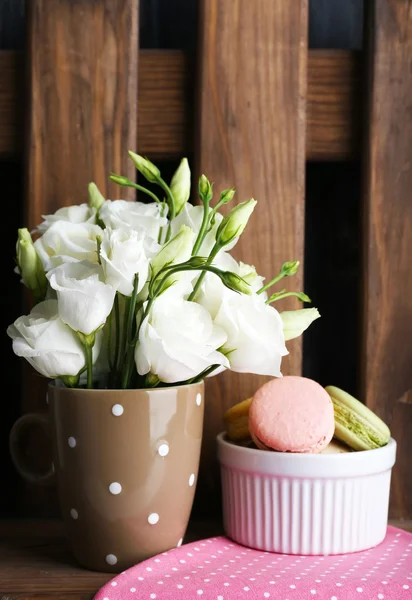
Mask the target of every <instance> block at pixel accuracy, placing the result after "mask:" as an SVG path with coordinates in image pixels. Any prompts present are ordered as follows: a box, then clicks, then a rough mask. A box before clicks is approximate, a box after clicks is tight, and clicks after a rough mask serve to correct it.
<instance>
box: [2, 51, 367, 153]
mask: <svg viewBox="0 0 412 600" xmlns="http://www.w3.org/2000/svg"><path fill="white" fill-rule="evenodd" d="M360 66H361V60H360V53H357V52H350V51H347V50H312V51H309V56H308V98H307V102H308V105H307V140H306V158H307V160H347V159H352V158H355V157H357V156H358V154H359V137H360V136H359V130H360V122H359V98H360V91H361V85H360ZM21 74H22V69H21V66H19V64H18V63H17V55H16V53H14V52H6V51H0V157H2V156H3V157H4V156H16V155H17V154H18V153H19V152H20V148H21V136H20V134H19V130H18V125H19V121H18V119H17V116H16V108H17V107H22V105H23V102H24V96H22V94H21V92H20V91H19V89H18V87H17V86H18V84H19V81H20V79H21ZM138 79H139V84H138V112H139V121H138V136H137V137H138V140H137V148H138V151H139V152H140V153H141V154H144V155H147V156H150V157H151V158H153V160H162V159H167V158H174V159H176V158H179V157H181V156H183V155H188V154H190V153H191V152H192V150H193V141H192V140H193V137H192V133H191V132H192V128H193V127H192V125H193V115H192V105H193V102H192V92H193V83H192V73H191V68H190V61H189V59H188V57H187V56H186V55H185V54H184V53H183V52H182V51H180V50H142V51H140V56H139V74H138Z"/></svg>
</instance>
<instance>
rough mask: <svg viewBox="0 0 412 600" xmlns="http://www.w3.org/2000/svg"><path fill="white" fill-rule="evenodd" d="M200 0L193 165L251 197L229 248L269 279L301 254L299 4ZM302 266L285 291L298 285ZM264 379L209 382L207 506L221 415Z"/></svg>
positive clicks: (299, 0)
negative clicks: (253, 203)
mask: <svg viewBox="0 0 412 600" xmlns="http://www.w3.org/2000/svg"><path fill="white" fill-rule="evenodd" d="M200 6H201V9H200V24H201V32H200V39H201V41H200V53H199V56H200V59H199V66H198V74H199V103H198V123H197V126H196V132H197V140H196V142H197V153H195V157H196V160H197V162H198V168H197V171H198V173H205V174H206V175H207V176H208V177H209V178H210V180H211V181H213V182H214V189H215V191H216V190H217V191H218V190H222V189H224V188H228V187H232V186H235V187H236V189H237V195H236V198H237V201H238V202H239V201H243V200H245V199H248V198H251V197H254V198H255V199H257V200H258V202H259V204H258V206H257V208H256V209H255V212H254V214H253V217H252V218H251V221H250V223H249V226H248V229H247V230H246V232H245V234H244V235H243V237H242V238H241V239H240V241H239V242H238V244H237V246H236V248H235V251H234V254H235V256H236V257H237V258H240V259H241V260H243V261H244V262H247V263H250V264H253V265H255V267H256V269H257V271H258V273H261V274H263V275H265V276H267V277H269V278H270V276H272V277H273V276H274V275H276V274H277V273H278V271H279V268H280V266H281V265H282V263H283V262H285V261H287V260H296V259H299V260H301V261H302V259H303V243H304V239H303V238H304V170H305V107H306V69H307V12H308V6H307V2H306V0H296V1H295V2H287V3H285V2H283V0H256V1H255V2H253V3H251V2H249V0H239V1H238V2H233V3H227V2H225V1H224V0H203V2H201V4H200ZM234 30H235V31H236V32H237V34H236V35H233V31H234ZM302 272H303V271H302V270H301V271H300V274H299V275H298V276H296V277H294V278H293V283H292V287H293V288H299V289H300V288H301V287H302ZM290 279H292V278H290ZM288 283H289V282H287V283H286V284H285V287H286V286H287V285H288ZM292 305H293V306H296V305H295V303H294V302H292V303H290V304H287V303H286V302H285V304H284V305H283V307H284V308H286V307H287V306H292ZM289 348H290V350H291V354H290V355H289V356H288V357H287V359H286V360H285V361H284V366H283V372H284V373H296V374H298V373H299V372H300V370H301V343H300V340H295V341H294V342H292V343H290V344H289ZM264 380H265V378H262V377H256V376H252V375H245V374H236V373H231V372H226V373H224V374H222V375H219V376H218V377H216V378H211V379H210V380H209V381H208V392H207V396H208V402H207V403H206V414H205V428H204V444H203V459H202V467H201V476H200V477H199V486H200V496H202V495H203V496H204V497H205V498H206V502H207V503H208V504H210V502H213V501H215V498H216V496H217V490H216V487H217V481H218V475H217V470H216V469H215V468H214V465H215V444H216V442H215V437H216V434H217V433H218V432H219V431H221V430H222V429H223V423H222V416H223V413H224V411H225V410H226V409H227V408H228V407H229V406H231V405H233V404H235V402H238V401H240V400H243V399H245V398H247V397H249V396H250V395H251V394H252V393H253V392H254V391H255V390H256V388H257V386H258V385H259V384H261V383H262V382H263V381H264Z"/></svg>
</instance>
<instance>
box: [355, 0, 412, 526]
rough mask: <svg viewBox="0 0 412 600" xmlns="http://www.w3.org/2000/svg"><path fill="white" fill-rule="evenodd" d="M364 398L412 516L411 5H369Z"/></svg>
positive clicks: (394, 1)
mask: <svg viewBox="0 0 412 600" xmlns="http://www.w3.org/2000/svg"><path fill="white" fill-rule="evenodd" d="M369 9H370V10H369V17H368V24H369V40H368V54H367V58H368V72H369V74H370V82H369V99H368V105H367V110H366V111H365V115H368V119H369V123H368V125H369V131H368V136H367V148H366V161H365V168H364V169H365V170H364V175H365V189H364V205H365V206H364V214H365V229H364V234H365V248H364V250H365V254H364V268H363V272H364V274H365V275H364V277H365V288H364V303H363V310H364V334H363V335H364V337H363V349H362V360H361V365H362V369H363V373H362V375H363V378H362V379H363V385H362V388H363V389H362V396H363V398H364V399H365V400H366V404H367V405H368V406H369V407H370V408H372V409H373V410H375V411H376V412H377V413H378V414H379V415H380V416H382V417H383V418H385V419H386V420H387V421H388V422H389V423H390V424H391V429H392V434H393V437H394V438H395V439H396V440H397V442H398V459H397V465H396V467H395V469H394V472H393V479H392V481H393V486H392V508H391V513H392V515H393V516H394V517H396V518H411V517H412V478H411V461H410V457H411V456H412V436H411V432H412V368H411V365H412V344H411V338H412V303H411V297H412V269H411V240H412V202H411V190H412V168H411V156H412V110H411V90H412V4H411V2H405V1H404V0H376V1H375V2H371V3H370V4H369Z"/></svg>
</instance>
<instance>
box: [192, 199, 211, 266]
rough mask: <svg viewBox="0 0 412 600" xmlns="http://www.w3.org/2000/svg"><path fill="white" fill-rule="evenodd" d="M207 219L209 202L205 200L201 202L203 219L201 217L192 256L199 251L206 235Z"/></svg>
mask: <svg viewBox="0 0 412 600" xmlns="http://www.w3.org/2000/svg"><path fill="white" fill-rule="evenodd" d="M212 212H213V211H212ZM209 220H210V219H209V202H208V201H206V200H205V201H204V202H203V219H202V224H201V226H200V229H199V233H198V234H197V238H196V241H195V245H194V246H193V250H192V256H196V255H197V253H198V252H199V250H200V248H201V247H202V244H203V240H204V239H205V237H206V233H207V231H206V230H207V226H208V224H209Z"/></svg>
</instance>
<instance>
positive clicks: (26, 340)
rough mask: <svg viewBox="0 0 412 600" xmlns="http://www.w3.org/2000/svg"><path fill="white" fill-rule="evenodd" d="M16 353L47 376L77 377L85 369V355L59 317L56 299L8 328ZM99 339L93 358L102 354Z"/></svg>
mask: <svg viewBox="0 0 412 600" xmlns="http://www.w3.org/2000/svg"><path fill="white" fill-rule="evenodd" d="M7 333H8V335H9V336H10V337H11V338H12V340H13V350H14V352H15V354H17V356H23V357H24V358H25V359H26V360H27V361H28V362H29V363H30V364H31V365H32V367H34V368H35V369H36V371H38V372H39V373H41V374H42V375H44V376H45V377H50V378H53V379H54V378H56V377H64V376H69V375H77V374H78V373H79V371H80V370H81V369H82V368H83V367H84V366H85V353H84V348H83V346H82V345H81V343H80V341H79V339H78V337H77V336H76V334H75V333H74V332H73V331H72V330H71V329H70V327H68V326H67V325H65V324H64V323H63V321H62V320H61V319H60V317H59V311H58V306H57V300H45V301H44V302H40V303H39V304H37V306H35V308H33V310H32V311H31V313H30V314H29V315H23V316H21V317H19V318H18V319H17V320H16V321H15V323H14V325H10V327H9V328H8V329H7ZM99 349H100V342H99V338H97V340H96V344H95V346H94V348H93V359H94V360H96V359H97V357H98V355H99Z"/></svg>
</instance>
